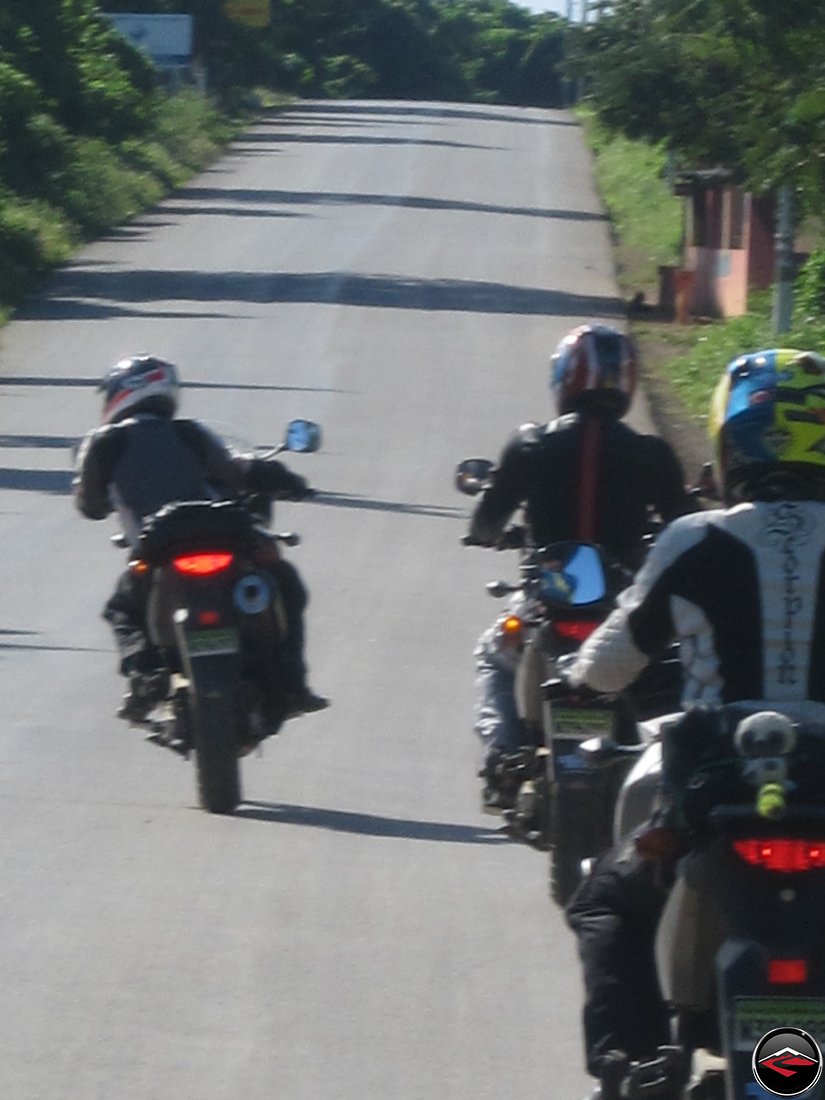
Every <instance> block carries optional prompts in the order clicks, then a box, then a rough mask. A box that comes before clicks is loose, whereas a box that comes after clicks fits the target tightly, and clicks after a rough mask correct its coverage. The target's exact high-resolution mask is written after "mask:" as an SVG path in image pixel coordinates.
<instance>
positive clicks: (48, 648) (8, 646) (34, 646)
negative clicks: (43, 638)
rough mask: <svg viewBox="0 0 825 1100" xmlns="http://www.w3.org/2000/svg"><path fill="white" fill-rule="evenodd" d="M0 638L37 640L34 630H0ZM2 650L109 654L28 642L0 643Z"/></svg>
mask: <svg viewBox="0 0 825 1100" xmlns="http://www.w3.org/2000/svg"><path fill="white" fill-rule="evenodd" d="M0 636H2V637H4V638H5V637H9V638H14V639H17V638H37V637H39V636H40V635H39V632H38V631H36V630H0ZM3 650H42V651H43V652H46V653H110V652H111V650H109V649H101V648H100V647H99V646H85V645H45V644H42V643H38V642H30V641H16V640H15V641H8V642H7V641H0V653H2V651H3Z"/></svg>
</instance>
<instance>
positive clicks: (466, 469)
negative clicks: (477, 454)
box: [455, 458, 495, 497]
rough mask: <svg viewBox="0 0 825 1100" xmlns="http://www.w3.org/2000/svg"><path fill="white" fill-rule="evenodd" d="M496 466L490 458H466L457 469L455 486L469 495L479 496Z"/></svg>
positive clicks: (460, 491)
mask: <svg viewBox="0 0 825 1100" xmlns="http://www.w3.org/2000/svg"><path fill="white" fill-rule="evenodd" d="M494 469H495V466H494V465H493V463H492V462H490V460H489V459H488V458H465V459H464V461H463V462H459V464H458V466H456V470H455V487H456V489H458V491H459V493H463V494H464V495H465V496H467V497H474V496H478V494H479V493H483V492H484V490H485V489H486V488H487V486H488V484H489V482H490V478H491V476H492V473H493V470H494Z"/></svg>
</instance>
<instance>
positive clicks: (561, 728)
mask: <svg viewBox="0 0 825 1100" xmlns="http://www.w3.org/2000/svg"><path fill="white" fill-rule="evenodd" d="M612 725H613V711H612V710H608V709H595V708H593V709H587V708H586V707H553V729H554V730H555V732H556V733H568V734H571V735H576V734H580V735H582V736H588V737H597V736H599V735H600V734H603V733H606V732H607V731H609V730H610V729H611V727H612Z"/></svg>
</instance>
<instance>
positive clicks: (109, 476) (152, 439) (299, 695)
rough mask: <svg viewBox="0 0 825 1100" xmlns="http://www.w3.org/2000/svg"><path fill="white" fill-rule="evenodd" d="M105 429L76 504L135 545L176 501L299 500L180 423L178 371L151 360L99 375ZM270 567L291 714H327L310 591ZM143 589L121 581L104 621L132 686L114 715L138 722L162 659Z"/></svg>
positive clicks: (290, 486)
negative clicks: (316, 680)
mask: <svg viewBox="0 0 825 1100" xmlns="http://www.w3.org/2000/svg"><path fill="white" fill-rule="evenodd" d="M100 389H101V390H102V391H103V394H104V399H103V416H102V425H101V426H100V427H98V428H93V429H92V430H91V431H89V432H88V433H87V434H86V436H85V437H84V439H83V441H82V443H81V445H80V448H79V450H78V453H77V460H76V466H75V476H74V479H73V482H72V485H73V490H74V496H75V503H76V504H77V507H78V509H79V510H80V512H81V513H82V514H83V515H84V516H86V517H87V518H89V519H105V517H106V516H108V515H109V514H110V513H111V512H112V511H116V512H117V513H118V516H119V518H120V522H121V524H122V529H123V533H124V536H125V538H126V540H127V542H128V544H129V546H130V547H134V546H135V544H136V542H137V539H138V536H139V534H140V530H141V526H142V524H143V521H144V520H145V519H146V518H147V517H148V516H151V515H153V514H154V513H155V512H157V511H158V509H160V508H162V507H163V506H164V505H166V504H170V503H172V502H174V501H185V500H216V499H220V498H222V497H227V496H228V497H230V498H231V497H232V496H234V495H235V494H237V493H238V492H239V491H240V490H242V489H248V490H251V491H260V492H264V493H277V494H278V495H279V496H281V497H285V498H287V499H290V500H302V499H303V498H304V497H305V496H308V495H309V494H310V492H311V490H310V489H309V487H308V485H307V483H306V481H305V480H304V479H303V478H302V477H300V476H299V475H298V474H295V473H292V471H291V470H289V469H288V468H287V467H286V466H284V464H283V463H281V462H278V461H277V460H274V459H259V458H253V457H248V456H245V455H241V454H237V453H235V452H234V451H232V450H230V448H229V447H228V446H227V445H226V444H225V443H224V442H223V441H222V440H221V439H220V438H219V437H218V436H217V435H215V434H214V433H213V432H212V431H210V430H209V429H208V428H207V427H206V426H205V425H203V424H201V423H199V422H198V421H196V420H185V419H178V418H176V416H175V414H176V412H177V408H178V400H179V392H180V383H179V379H178V372H177V369H176V368H175V366H174V365H173V364H171V363H167V362H165V361H163V360H162V359H158V358H156V357H155V356H152V355H144V354H141V355H135V356H131V357H128V358H125V359H121V360H120V361H119V362H118V363H116V364H115V365H114V367H112V369H111V370H110V371H109V372H108V373H107V374H106V376H105V378H104V379H103V381H102V383H101V385H100ZM270 550H271V552H270V553H268V555H267V557H268V568H269V569H270V571H271V572H272V573H273V575H274V577H275V579H276V581H277V584H278V588H279V591H280V592H281V595H282V598H283V601H284V609H285V612H286V619H287V649H288V664H289V668H290V676H291V680H292V683H291V695H290V710H291V711H292V713H306V712H310V711H316V710H321V709H323V708H324V707H326V706H327V705H328V703H327V700H326V699H324V698H323V697H322V696H319V695H316V694H315V693H314V692H313V691H311V690H310V689H309V687H308V686H307V683H306V667H305V664H304V656H303V647H304V631H303V613H304V608H305V606H306V603H307V598H308V597H307V591H306V588H305V587H304V584H303V582H302V580H301V578H300V576H299V574H298V572H297V570H296V569H295V567H294V566H293V565H292V564H291V563H289V562H287V561H285V560H283V559H282V558H281V557H280V555H278V554H277V550H276V548H275V544H274V542H273V543H272V546H271V548H270ZM147 596H148V593H147V592H146V589H145V585H144V583H143V582H142V581H141V580H140V579H139V578H138V577H136V576H135V574H134V573H133V572H132V571H131V570H128V569H127V570H126V571H125V572H124V573H123V574H122V575H121V577H120V579H119V580H118V583H117V586H116V588H115V591H114V593H113V594H112V596H111V597H110V599H109V600H108V602H107V603H106V606H105V609H104V612H103V617H104V618H105V619H106V620H107V621H108V622H109V623H110V624H111V626H112V629H113V631H114V635H115V642H116V644H117V648H118V652H119V654H120V671H121V673H122V674H123V675H125V676H128V677H129V680H130V690H129V692H128V693H127V695H126V696H125V697H124V700H123V704H122V706H121V708H120V710H119V711H118V716H119V717H122V718H126V719H129V720H132V721H140V720H141V719H143V718H145V717H146V715H147V714H148V712H149V711H150V710H151V709H152V707H153V706H154V705H155V703H156V702H157V701H158V699H157V693H156V691H155V692H153V690H152V685H153V684H154V687H155V688H157V679H158V678H157V677H152V675H151V674H152V673H154V672H156V671H157V670H158V666H159V665H160V663H161V662H160V661H159V655H158V654H157V652H156V651H155V649H154V647H153V646H152V644H151V642H150V640H149V638H148V636H147V633H146V622H145V612H146V599H147Z"/></svg>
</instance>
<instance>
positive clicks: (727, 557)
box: [569, 501, 825, 710]
mask: <svg viewBox="0 0 825 1100" xmlns="http://www.w3.org/2000/svg"><path fill="white" fill-rule="evenodd" d="M824 557H825V503H818V502H813V501H803V502H794V501H791V502H780V503H770V504H769V503H762V502H758V503H752V504H750V503H749V504H741V505H738V506H737V507H735V508H731V509H729V510H721V509H720V510H716V511H710V512H700V513H696V514H694V515H689V516H683V517H682V518H680V519H677V520H675V521H674V522H673V523H672V524H671V525H670V526H669V527H668V528H667V529H666V530H665V531H664V532H663V533H662V535H661V536H660V537H659V539H658V541H657V543H656V545H655V546H654V547H653V550H652V551H651V553H650V556H649V558H648V560H647V562H646V564H645V565H644V566H643V568H642V569H641V570H640V571H639V573H638V574H637V576H636V578H635V581H634V583H633V585H632V586H631V587H630V588H629V589H627V590H626V591H625V592H623V593H622V595H621V596H620V597H619V601H618V604H619V605H618V607H617V608H616V610H615V611H613V613H612V614H611V615H610V616H609V617H608V618H607V619H606V621H605V622H604V623H603V624H602V626H601V627H600V628H599V629H598V630H597V631H596V632H595V633H594V634H593V635H591V637H590V638H589V639H588V641H587V642H586V643H585V644H584V645H583V646H582V648H581V650H580V651H579V655H578V658H577V660H576V661H575V662H574V663H573V665H572V667H571V668H570V670H569V676H570V679H571V681H572V682H573V683H586V684H587V685H589V686H590V687H592V688H594V689H595V690H597V691H605V692H613V691H619V690H621V689H622V688H624V687H626V686H627V685H628V684H630V683H631V682H632V681H633V680H634V679H635V678H636V676H637V675H638V674H639V672H641V670H642V669H643V668H644V667H645V666H646V665H647V664H648V663H649V661H650V660H651V659H652V658H653V657H655V656H657V655H658V654H661V653H662V652H663V651H664V650H665V649H666V647H667V646H668V645H669V644H670V643H671V642H672V641H674V640H678V642H679V657H680V660H681V662H682V666H683V674H684V687H683V702H684V704H685V705H686V706H687V705H690V704H696V703H703V704H708V705H718V704H722V703H729V702H737V701H741V700H770V701H771V702H775V703H777V704H781V703H783V702H785V703H793V702H801V701H803V700H811V701H814V702H817V703H825V570H823V558H824ZM816 709H817V710H819V708H816Z"/></svg>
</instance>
